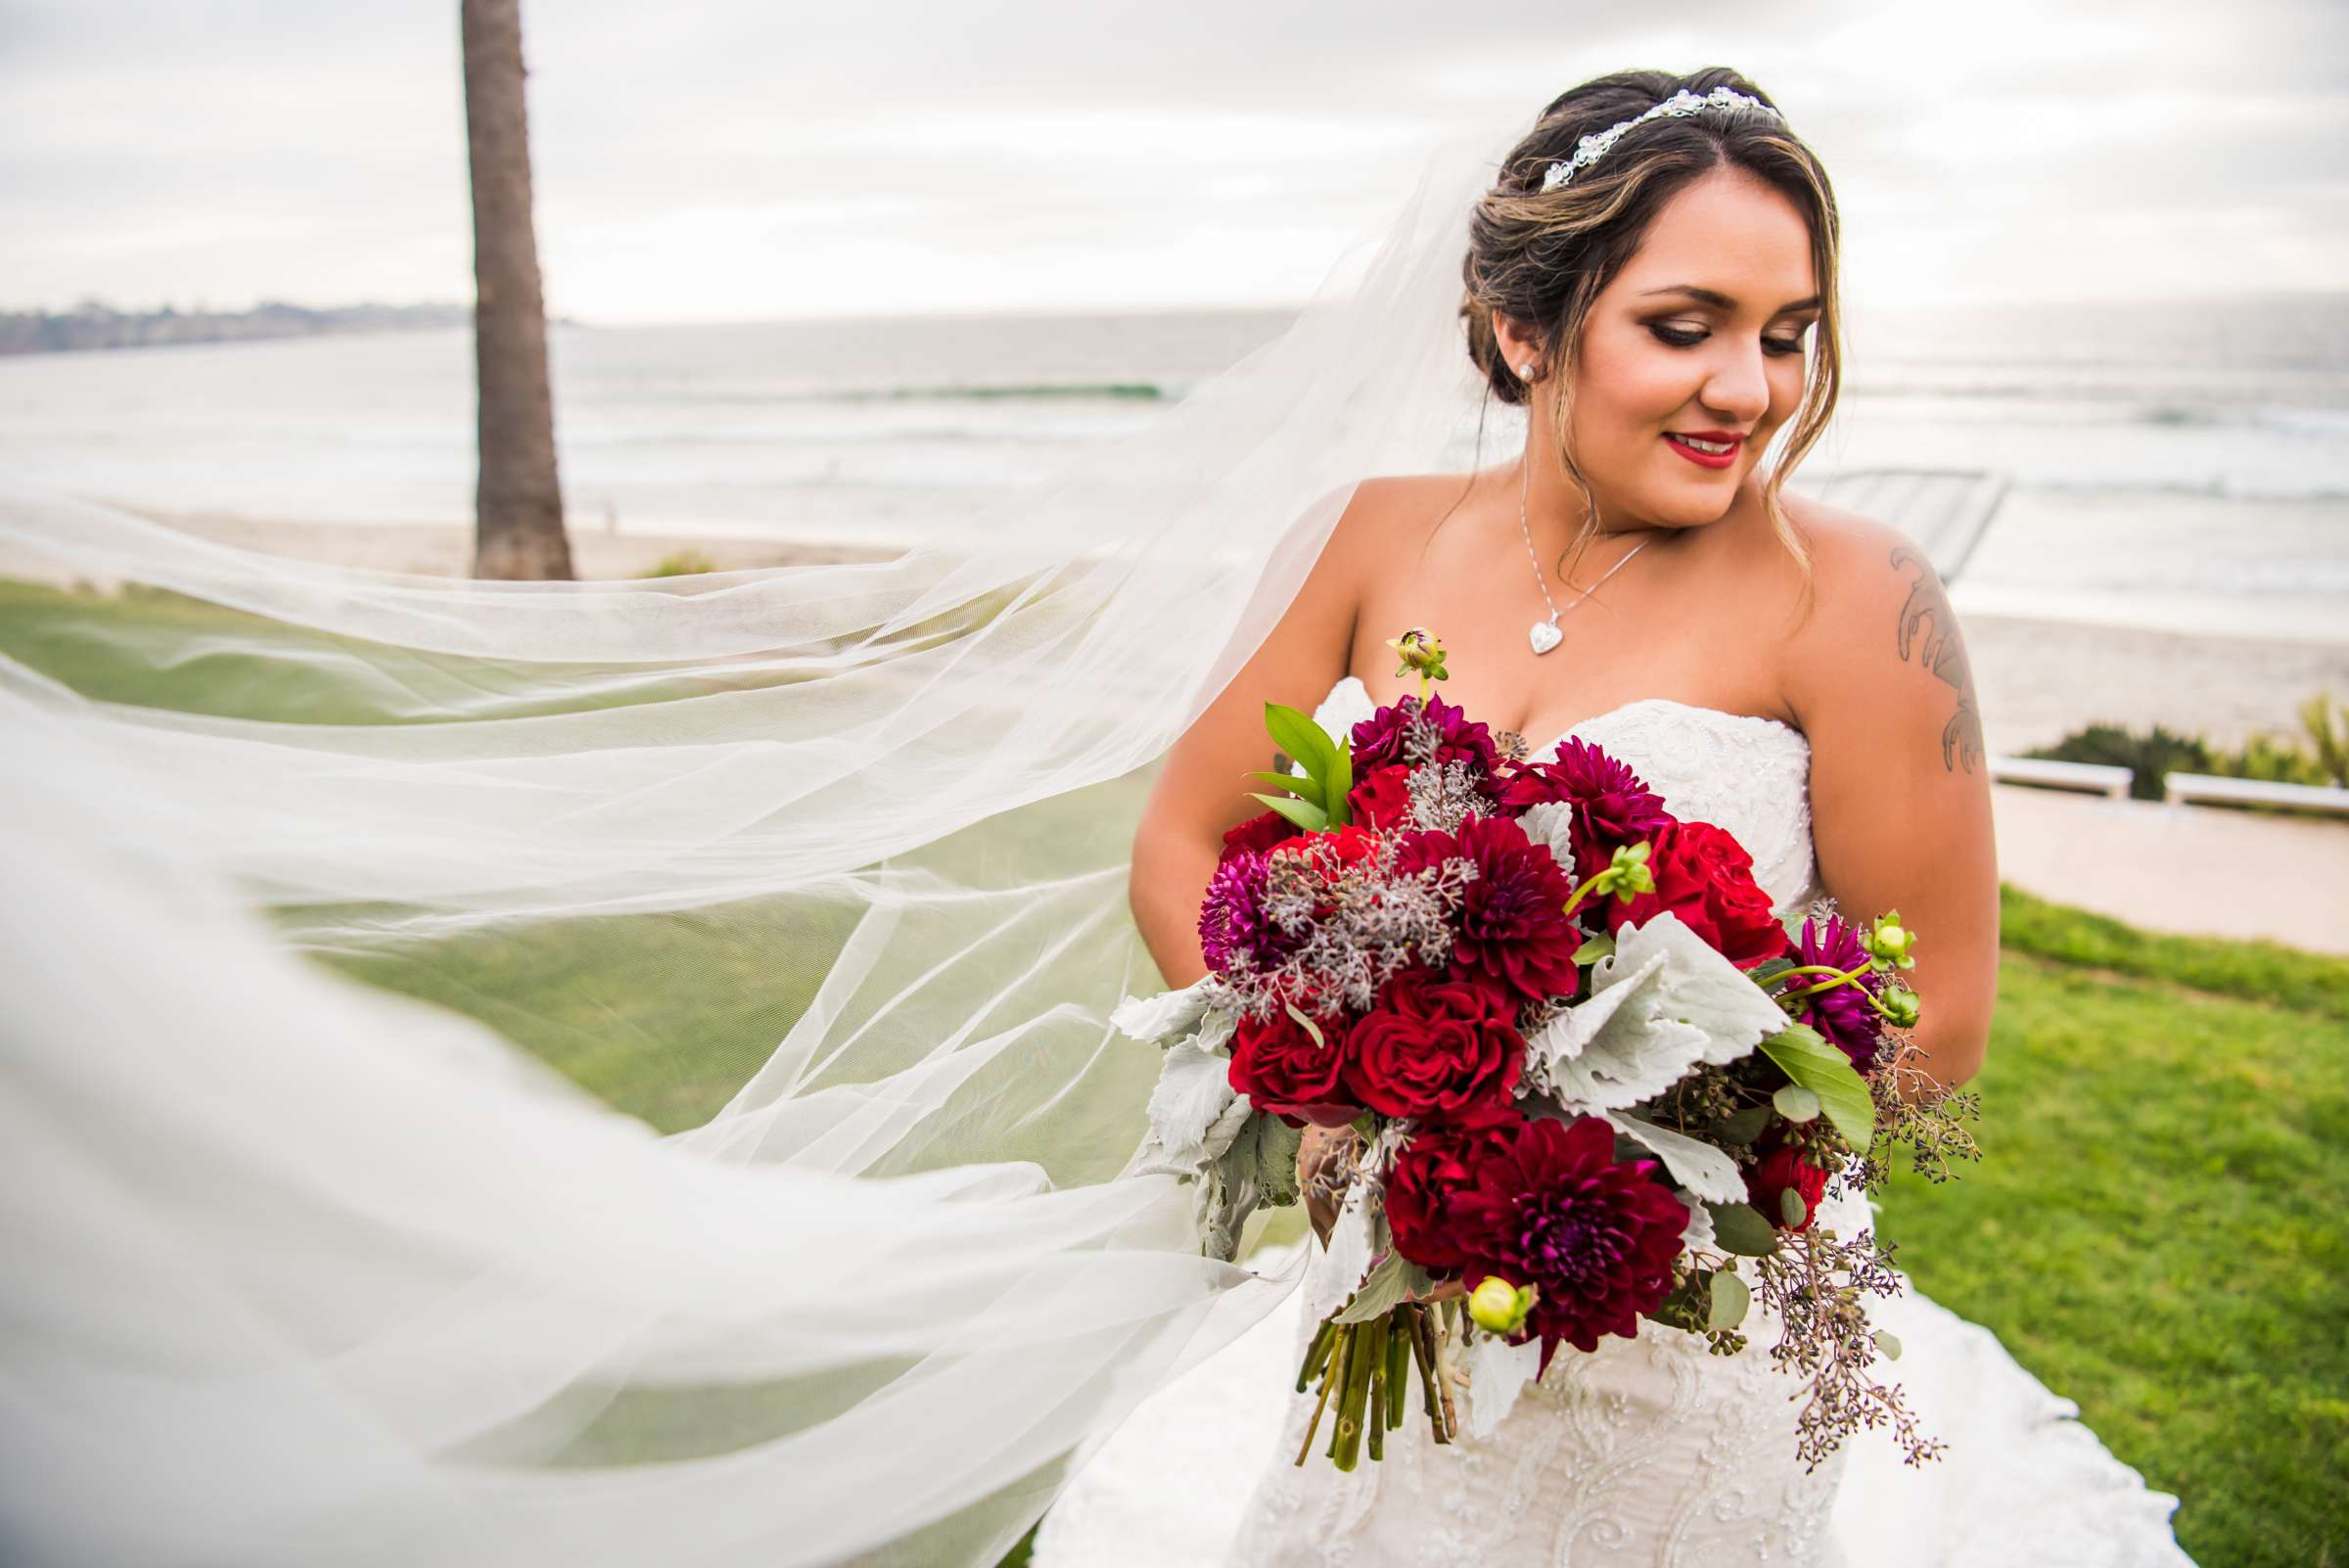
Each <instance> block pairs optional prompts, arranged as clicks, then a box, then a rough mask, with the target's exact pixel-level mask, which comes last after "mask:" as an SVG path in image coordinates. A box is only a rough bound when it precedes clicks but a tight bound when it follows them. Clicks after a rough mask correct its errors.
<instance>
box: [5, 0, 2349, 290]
mask: <svg viewBox="0 0 2349 1568" xmlns="http://www.w3.org/2000/svg"><path fill="white" fill-rule="evenodd" d="M456 13H457V7H456V4H455V0H437V3H431V4H425V3H410V0H376V3H369V4H354V3H352V0H246V3H241V4H227V3H219V0H146V3H144V4H126V3H122V0H30V3H27V0H0V308H19V309H23V308H44V307H45V308H52V309H62V308H67V307H69V306H70V305H71V304H72V303H74V302H75V301H77V300H81V299H83V298H85V297H93V296H94V297H97V298H100V299H104V300H109V301H111V302H114V303H116V304H118V305H122V306H125V307H134V308H144V307H150V306H154V305H160V304H163V303H170V304H174V305H177V306H179V307H181V308H183V309H184V308H190V307H193V306H197V305H207V306H210V307H213V308H238V307H243V306H245V305H249V304H251V303H253V301H255V300H262V299H271V298H275V299H282V300H295V301H298V302H300V303H306V304H333V303H342V302H347V301H352V300H386V301H395V302H404V301H412V300H464V299H469V298H470V297H471V237H470V229H469V221H470V219H469V212H468V207H467V195H466V183H465V138H464V120H463V99H462V95H461V91H460V80H459V61H458V42H457V17H456ZM524 28H525V49H526V57H527V59H528V61H529V65H530V72H531V75H530V114H531V117H532V123H531V137H532V142H533V154H534V160H535V166H536V173H537V182H538V184H537V201H538V229H539V243H540V250H541V256H542V259H543V261H544V264H545V268H546V274H547V290H548V302H549V306H550V308H552V309H553V310H555V311H557V312H560V313H564V314H570V315H575V316H578V317H581V318H584V319H587V320H593V321H605V322H624V321H654V320H686V319H699V320H712V319H729V318H749V317H761V316H806V315H839V314H864V313H905V312H920V311H932V310H992V309H1016V308H1052V307H1061V306H1066V307H1115V306H1140V307H1155V306H1164V305H1179V304H1190V303H1282V302H1292V301H1295V300H1302V299H1304V298H1305V297H1306V296H1308V295H1310V293H1311V292H1312V290H1313V287H1314V285H1315V284H1316V283H1317V282H1319V280H1320V279H1321V277H1322V276H1323V274H1324V272H1325V271H1326V270H1327V268H1328V266H1329V264H1330V262H1331V261H1332V259H1333V258H1334V257H1335V255H1336V254H1337V252H1338V250H1339V249H1340V248H1341V247H1342V246H1343V245H1344V244H1345V242H1346V241H1347V240H1348V239H1349V238H1350V237H1351V236H1353V235H1355V234H1357V233H1358V232H1359V231H1360V230H1361V229H1362V228H1363V227H1365V226H1367V225H1370V224H1373V223H1375V222H1377V221H1378V220H1379V219H1380V217H1381V216H1382V215H1383V214H1384V213H1385V212H1386V211H1387V209H1388V208H1390V207H1391V206H1392V205H1393V204H1394V203H1395V202H1396V201H1397V200H1399V199H1400V197H1401V195H1402V194H1403V193H1404V192H1405V191H1406V190H1407V188H1408V186H1409V184H1410V182H1411V179H1412V177H1413V175H1414V173H1415V171H1416V170H1417V168H1418V165H1419V160H1420V157H1421V155H1422V152H1423V150H1424V148H1425V147H1426V145H1427V144H1428V143H1429V142H1430V141H1431V140H1433V139H1434V138H1435V137H1437V136H1439V135H1441V134H1444V133H1446V132H1448V131H1451V130H1454V129H1463V128H1475V127H1479V126H1489V125H1492V124H1494V123H1496V121H1497V120H1498V121H1500V122H1507V121H1509V120H1510V119H1512V118H1513V117H1514V118H1521V119H1523V120H1524V121H1526V122H1530V120H1531V117H1532V115H1533V114H1534V112H1535V111H1536V110H1537V109H1538V108H1539V107H1540V105H1541V104H1542V103H1543V102H1544V101H1545V100H1546V99H1547V98H1548V97H1550V96H1552V95H1553V94H1554V93H1556V92H1557V91H1559V90H1561V89H1562V88H1564V87H1566V86H1569V85H1571V84H1572V83H1574V82H1576V81H1579V80H1582V79H1584V78H1586V77H1589V76H1590V75H1594V74H1597V73H1599V72H1601V71H1605V70H1612V69H1623V68H1625V67H1629V66H1661V67H1665V68H1668V69H1695V68H1696V67H1699V66H1704V65H1729V66H1734V67H1736V68H1737V69H1741V70H1743V71H1745V72H1746V73H1747V74H1748V75H1750V76H1752V77H1753V78H1754V79H1755V80H1756V81H1758V82H1760V83H1761V84H1762V85H1763V86H1764V87H1765V88H1767V89H1768V90H1769V91H1770V92H1771V94H1772V95H1773V97H1774V98H1776V100H1777V101H1778V103H1779V104H1780V105H1781V106H1782V107H1783V108H1784V109H1785V110H1786V111H1787V113H1788V115H1789V116H1790V117H1791V119H1792V120H1793V122H1794V124H1795V127H1796V128H1797V130H1798V131H1800V132H1801V133H1802V134H1803V135H1804V136H1805V138H1806V139H1807V140H1809V141H1810V142H1811V144H1812V145H1813V146H1814V147H1816V148H1817V149H1819V153H1820V154H1821V156H1822V157H1823V158H1824V160H1825V161H1826V164H1827V167H1828V170H1829V172H1830V173H1831V175H1832V176H1833V178H1834V180H1835V183H1836V188H1837V194H1838V196H1839V198H1840V199H1841V201H1842V203H1843V206H1844V210H1845V214H1846V236H1847V251H1848V254H1849V261H1848V266H1849V272H1848V274H1847V278H1846V288H1847V291H1848V292H1849V293H1850V295H1851V296H1852V298H1853V300H1854V301H1855V303H1857V304H1860V305H1863V306H1865V305H1868V304H1872V303H1876V302H1882V303H1885V304H1898V303H1916V304H1939V303H1948V302H1962V301H1967V300H2005V299H2078V298H2092V297H2099V298H2109V297H2115V296H2118V297H2123V298H2136V299H2143V298H2164V297H2181V296H2198V295H2209V294H2221V293H2234V292H2245V291H2260V290H2271V289H2318V288H2325V289H2330V288H2337V287H2340V286H2341V283H2342V279H2343V276H2344V270H2345V269H2344V268H2343V266H2342V264H2341V261H2340V257H2341V256H2342V254H2344V244H2345V243H2349V161H2345V160H2344V154H2349V85H2345V84H2344V77H2343V72H2342V71H2341V69H2340V67H2341V65H2342V63H2343V62H2345V61H2349V5H2343V4H2342V3H2340V0H2229V3H2227V4H2224V5H2193V6H2162V5H2146V4H2142V3H2132V4H2126V5H2122V4H2103V3H2095V4H2089V3H2067V0H2036V3H2028V4H2025V3H2017V0H1965V3H1963V4H1949V3H1935V4H1930V5H1926V4H1909V3H1892V0H1865V3H1858V4H1845V3H1841V0H1832V3H1830V0H1773V3H1772V4H1769V5H1759V4H1753V3H1750V0H1749V3H1746V4H1741V5H1735V6H1731V5H1723V4H1714V3H1710V0H1676V3H1675V4H1672V5H1669V6H1656V5H1648V4H1639V3H1630V4H1623V5H1620V6H1601V5H1591V4H1588V3H1583V0H1570V3H1567V4H1559V3H1557V0H1546V3H1507V4H1503V3H1489V0H1447V3H1445V4H1442V5H1436V4H1430V3H1427V0H1315V3H1309V4H1281V3H1279V0H1252V3H1246V4H1235V3H1230V0H1187V3H1185V4H1182V5H1164V4H1151V5H1142V4H1136V3H1131V0H1010V3H1002V4H991V5H990V4H981V3H978V0H847V3H833V4H824V5H820V6H819V5H809V4H801V3H796V0H784V3H777V0H673V3H672V4H671V5H669V6H668V7H665V8H658V9H656V8H649V7H646V6H644V5H642V4H641V3H637V0H629V3H624V4H623V3H621V0H564V3H562V4H560V5H556V4H548V3H545V0H537V3H532V4H526V6H525V11H524Z"/></svg>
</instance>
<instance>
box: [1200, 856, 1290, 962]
mask: <svg viewBox="0 0 2349 1568" xmlns="http://www.w3.org/2000/svg"><path fill="white" fill-rule="evenodd" d="M1266 875H1267V860H1266V857H1265V853H1264V852H1263V851H1261V850H1241V851H1239V852H1238V853H1234V854H1232V855H1231V856H1230V857H1229V858H1228V859H1225V860H1223V861H1221V863H1219V864H1218V865H1217V867H1216V874H1215V875H1214V876H1212V877H1210V878H1209V879H1208V883H1207V894H1206V897H1204V898H1203V899H1200V901H1199V953H1200V956H1201V957H1202V958H1204V959H1205V960H1206V961H1207V967H1208V968H1210V969H1212V970H1214V971H1215V972H1216V973H1217V974H1219V975H1221V974H1227V973H1229V972H1230V971H1231V969H1232V968H1233V967H1234V966H1235V965H1239V964H1241V961H1242V960H1243V959H1245V960H1246V965H1245V966H1249V967H1265V966H1268V965H1270V964H1273V963H1276V962H1278V961H1279V959H1280V956H1281V955H1282V954H1283V953H1285V952H1287V951H1289V950H1290V948H1292V947H1293V946H1294V945H1295V941H1296V940H1295V939H1294V938H1292V937H1290V936H1289V935H1288V933H1286V932H1284V931H1282V930H1281V929H1280V928H1279V927H1278V926H1275V925H1273V924H1272V923H1271V922H1270V921H1269V920H1267V919H1266V918H1265V880H1266Z"/></svg>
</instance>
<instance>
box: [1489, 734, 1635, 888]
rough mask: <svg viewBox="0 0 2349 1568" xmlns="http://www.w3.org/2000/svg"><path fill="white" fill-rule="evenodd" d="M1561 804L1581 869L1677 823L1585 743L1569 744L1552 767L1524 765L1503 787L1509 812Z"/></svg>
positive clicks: (1625, 770) (1621, 767)
mask: <svg viewBox="0 0 2349 1568" xmlns="http://www.w3.org/2000/svg"><path fill="white" fill-rule="evenodd" d="M1548 801H1562V802H1564V803H1566V804H1567V805H1569V806H1571V807H1573V808H1574V814H1573V818H1572V821H1573V826H1572V828H1571V830H1570V831H1571V834H1572V837H1573V841H1574V853H1575V856H1576V859H1577V861H1578V863H1579V862H1580V861H1581V860H1582V859H1583V858H1584V857H1586V856H1588V855H1589V854H1591V853H1596V854H1597V856H1598V858H1599V861H1600V863H1602V864H1603V863H1604V862H1605V859H1606V856H1607V854H1608V853H1611V852H1612V851H1613V850H1614V848H1615V847H1616V846H1617V845H1619V844H1636V843H1638V842H1639V841H1640V840H1641V839H1644V838H1646V837H1648V836H1649V835H1650V834H1652V833H1654V832H1655V831H1656V830H1657V829H1658V828H1660V827H1662V826H1664V824H1665V823H1667V822H1670V821H1671V820H1672V819H1673V817H1672V813H1671V812H1670V811H1667V810H1665V809H1664V798H1663V797H1662V796H1660V795H1658V794H1657V793H1656V792H1655V791H1653V790H1651V789H1649V788H1648V787H1647V783H1646V781H1645V780H1644V779H1642V778H1640V776H1639V775H1638V774H1636V773H1635V772H1633V771H1632V770H1631V768H1630V767H1629V766H1628V765H1626V764H1625V763H1623V762H1620V761H1616V760H1615V759H1614V758H1612V757H1610V756H1608V755H1607V754H1606V753H1605V752H1603V751H1601V750H1599V749H1598V748H1597V747H1595V746H1593V745H1591V744H1590V743H1589V741H1586V740H1568V741H1565V742H1564V743H1562V744H1561V745H1560V746H1559V747H1558V755H1557V761H1553V762H1524V763H1520V764H1519V765H1518V766H1517V767H1515V768H1514V769H1512V770H1511V771H1510V773H1509V775H1508V777H1507V778H1506V779H1504V780H1503V781H1502V782H1501V785H1500V804H1501V806H1502V807H1503V808H1505V809H1507V810H1509V811H1511V812H1521V811H1523V810H1524V809H1525V808H1526V807H1532V806H1540V805H1542V804H1543V803H1544V802H1548Z"/></svg>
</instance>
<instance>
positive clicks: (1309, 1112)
mask: <svg viewBox="0 0 2349 1568" xmlns="http://www.w3.org/2000/svg"><path fill="white" fill-rule="evenodd" d="M1313 1023H1314V1024H1315V1026H1316V1027H1318V1028H1319V1030H1320V1031H1321V1038H1320V1039H1319V1040H1318V1041H1316V1040H1315V1039H1314V1038H1313V1031H1311V1030H1309V1029H1307V1028H1306V1027H1305V1026H1304V1025H1303V1024H1300V1023H1299V1022H1298V1021H1297V1020H1296V1019H1295V1018H1294V1017H1292V1016H1291V1015H1290V1014H1289V1013H1288V1012H1287V1011H1286V1010H1285V1009H1284V1010H1283V1011H1281V1012H1277V1013H1274V1014H1273V1015H1272V1016H1271V1017H1270V1018H1268V1019H1266V1020H1264V1021H1263V1022H1261V1023H1260V1022H1258V1021H1256V1020H1253V1019H1242V1020H1241V1021H1240V1027H1239V1031H1238V1033H1237V1034H1236V1035H1235V1036H1234V1038H1233V1039H1232V1043H1231V1066H1230V1067H1229V1068H1228V1069H1226V1073H1227V1076H1228V1077H1229V1079H1230V1082H1231V1086H1232V1088H1233V1089H1235V1090H1237V1091H1238V1092H1239V1093H1242V1094H1245V1095H1247V1096H1248V1099H1249V1103H1251V1104H1253V1105H1254V1106H1255V1107H1256V1108H1257V1109H1258V1110H1260V1111H1267V1112H1269V1113H1270V1114H1272V1115H1274V1116H1278V1117H1281V1118H1282V1119H1284V1120H1286V1121H1289V1122H1290V1123H1292V1124H1294V1123H1297V1122H1313V1123H1315V1124H1317V1125H1318V1126H1321V1127H1344V1126H1345V1125H1346V1124H1347V1123H1349V1122H1351V1121H1353V1120H1354V1119H1355V1118H1356V1117H1358V1116H1359V1115H1361V1112H1362V1108H1361V1107H1360V1106H1359V1105H1357V1104H1355V1103H1354V1102H1353V1100H1352V1098H1351V1097H1350V1096H1349V1095H1348V1094H1347V1092H1346V1088H1345V1068H1346V1028H1347V1025H1346V1018H1345V1015H1344V1014H1342V1013H1323V1014H1321V1015H1320V1016H1318V1017H1316V1018H1314V1020H1313Z"/></svg>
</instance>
